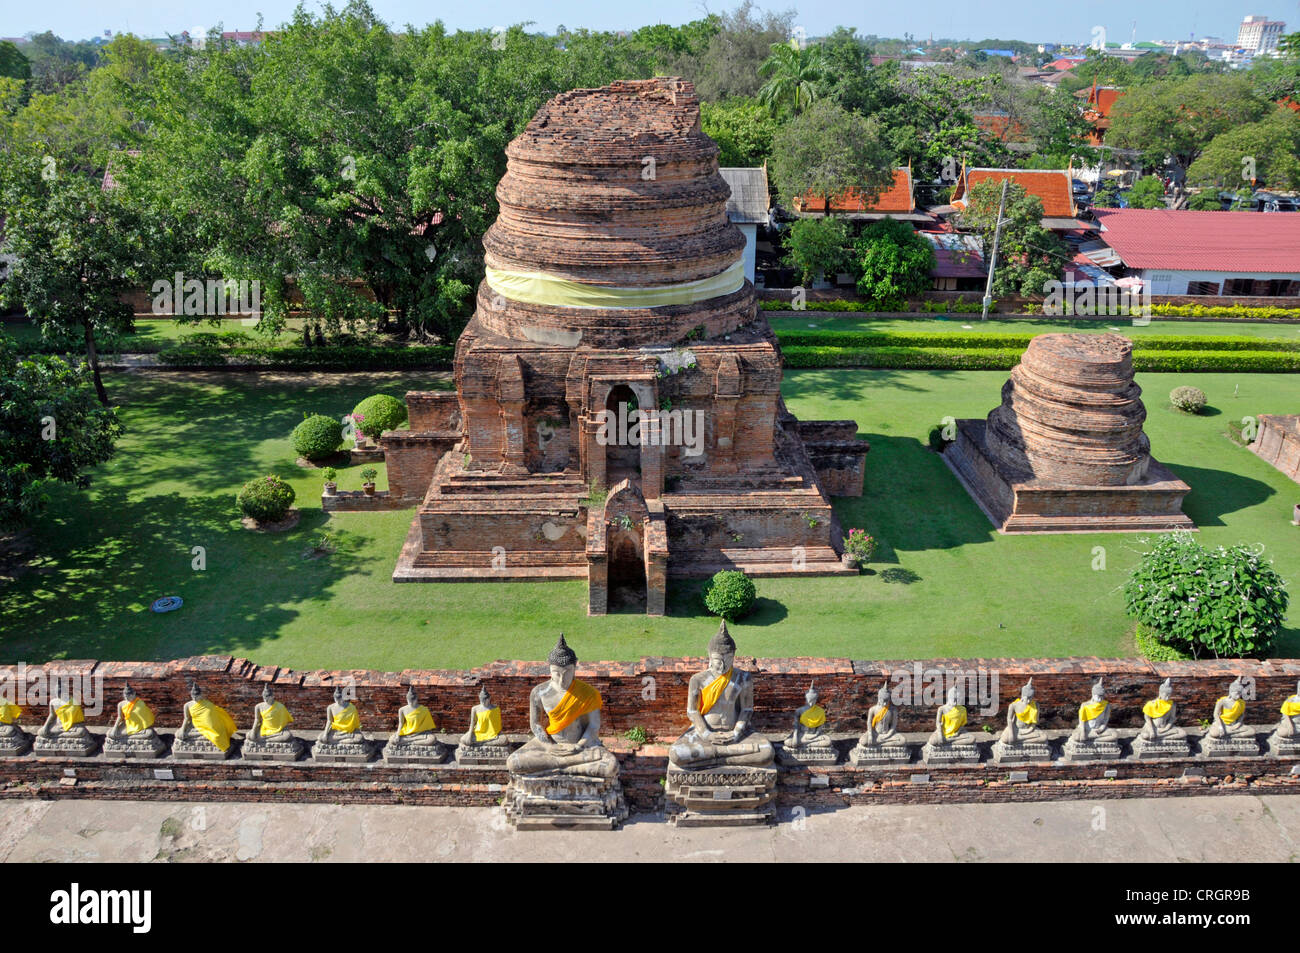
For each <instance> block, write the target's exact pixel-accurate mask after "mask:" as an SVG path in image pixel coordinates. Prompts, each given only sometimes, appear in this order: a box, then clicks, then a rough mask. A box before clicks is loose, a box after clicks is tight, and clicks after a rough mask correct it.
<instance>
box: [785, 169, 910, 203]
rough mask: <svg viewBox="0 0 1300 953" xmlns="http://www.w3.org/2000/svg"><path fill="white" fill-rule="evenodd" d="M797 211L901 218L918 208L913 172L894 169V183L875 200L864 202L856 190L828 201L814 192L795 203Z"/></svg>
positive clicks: (834, 196)
mask: <svg viewBox="0 0 1300 953" xmlns="http://www.w3.org/2000/svg"><path fill="white" fill-rule="evenodd" d="M794 207H795V211H797V212H822V211H829V212H877V213H880V214H896V215H902V214H906V213H908V212H912V211H914V210H915V209H916V200H915V199H914V198H913V197H912V170H911V169H909V168H907V167H906V166H904V167H903V168H901V169H895V170H894V183H893V184H892V185H891V186H890V187H889V188H887V189H885V191H883V192H881V193H880V194H879V195H877V196H876V197H875V198H874V199H873V200H872V201H870V202H867V201H864V199H863V195H862V193H861V192H859V191H858V190H857V189H849V190H848V191H847V192H841V193H840V194H839V195H833V196H831V197H830V201H829V202H827V201H826V200H825V199H824V198H822V197H820V196H815V195H813V194H812V193H811V192H810V193H808V194H807V195H805V196H803V198H801V199H799V200H797V201H796V202H795V203H794Z"/></svg>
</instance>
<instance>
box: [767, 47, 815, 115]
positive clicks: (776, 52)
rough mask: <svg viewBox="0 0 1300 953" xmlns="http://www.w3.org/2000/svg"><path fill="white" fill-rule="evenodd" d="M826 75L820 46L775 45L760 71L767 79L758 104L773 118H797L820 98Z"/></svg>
mask: <svg viewBox="0 0 1300 953" xmlns="http://www.w3.org/2000/svg"><path fill="white" fill-rule="evenodd" d="M825 72H826V55H825V54H824V53H823V52H822V50H821V47H818V46H808V47H802V48H800V47H799V45H798V44H797V43H795V42H790V43H773V44H772V55H771V56H769V57H768V58H767V59H766V60H764V61H763V64H762V65H761V66H759V68H758V75H759V76H762V77H765V78H766V79H767V82H766V83H764V84H763V87H762V88H761V89H760V90H759V91H758V101H759V102H760V103H762V104H763V105H764V106H766V107H767V108H768V111H769V112H771V114H772V115H773V116H783V115H791V116H797V115H799V114H800V113H801V112H803V111H804V110H805V109H807V108H808V106H810V105H811V104H812V102H813V100H814V99H816V98H817V95H818V86H819V84H820V83H821V81H822V77H823V76H824V75H825Z"/></svg>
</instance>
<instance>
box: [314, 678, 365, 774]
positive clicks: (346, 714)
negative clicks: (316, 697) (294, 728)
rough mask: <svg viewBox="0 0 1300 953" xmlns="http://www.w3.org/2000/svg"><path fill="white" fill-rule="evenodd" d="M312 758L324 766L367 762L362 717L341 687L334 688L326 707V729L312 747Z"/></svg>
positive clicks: (354, 703) (322, 730)
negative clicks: (330, 763)
mask: <svg viewBox="0 0 1300 953" xmlns="http://www.w3.org/2000/svg"><path fill="white" fill-rule="evenodd" d="M311 756H312V758H313V759H315V760H317V761H325V762H344V763H347V762H351V761H368V760H370V741H369V739H368V738H366V736H365V734H363V733H362V731H361V714H360V712H358V711H357V705H356V702H355V701H354V700H353V699H351V698H349V697H347V692H346V691H344V687H343V686H342V685H335V686H334V701H332V702H331V703H330V704H329V705H327V706H326V707H325V727H324V728H323V729H321V733H320V737H319V738H317V739H316V743H315V744H314V745H312V749H311Z"/></svg>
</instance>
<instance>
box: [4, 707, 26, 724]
mask: <svg viewBox="0 0 1300 953" xmlns="http://www.w3.org/2000/svg"><path fill="white" fill-rule="evenodd" d="M22 713H23V710H22V709H21V708H19V707H18V706H17V705H11V704H8V703H5V704H0V725H16V724H18V719H19V718H20V717H22Z"/></svg>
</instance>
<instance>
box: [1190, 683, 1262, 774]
mask: <svg viewBox="0 0 1300 953" xmlns="http://www.w3.org/2000/svg"><path fill="white" fill-rule="evenodd" d="M1244 695H1245V686H1244V685H1242V683H1241V679H1239V678H1238V679H1234V680H1233V682H1232V684H1231V685H1229V686H1228V694H1226V695H1224V696H1223V697H1221V698H1220V699H1219V700H1218V701H1216V702H1215V703H1214V714H1213V716H1212V717H1211V719H1210V728H1209V731H1207V732H1206V733H1205V739H1204V741H1203V742H1202V744H1201V753H1202V754H1204V755H1205V756H1206V757H1209V758H1214V757H1230V756H1244V757H1253V756H1255V755H1258V754H1259V743H1258V742H1257V741H1256V740H1255V729H1254V728H1253V727H1251V725H1250V724H1249V723H1248V722H1247V721H1246V699H1245V698H1244Z"/></svg>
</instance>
